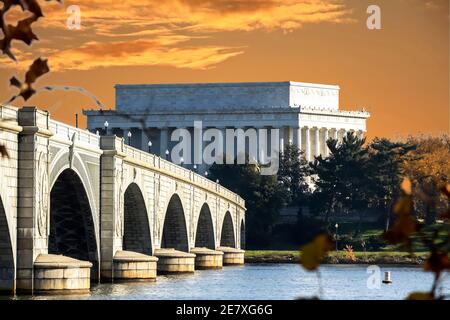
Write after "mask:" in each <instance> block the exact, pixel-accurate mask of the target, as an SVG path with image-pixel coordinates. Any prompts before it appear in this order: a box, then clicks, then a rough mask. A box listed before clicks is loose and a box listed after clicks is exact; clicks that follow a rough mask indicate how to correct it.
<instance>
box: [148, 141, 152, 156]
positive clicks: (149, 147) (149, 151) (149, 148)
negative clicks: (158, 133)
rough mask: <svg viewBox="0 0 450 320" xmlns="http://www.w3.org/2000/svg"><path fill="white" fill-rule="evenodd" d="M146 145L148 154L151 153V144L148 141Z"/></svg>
mask: <svg viewBox="0 0 450 320" xmlns="http://www.w3.org/2000/svg"><path fill="white" fill-rule="evenodd" d="M147 145H148V153H152V152H151V151H152V142H151V141H150V140H149V141H148V143H147Z"/></svg>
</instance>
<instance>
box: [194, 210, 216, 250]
mask: <svg viewBox="0 0 450 320" xmlns="http://www.w3.org/2000/svg"><path fill="white" fill-rule="evenodd" d="M195 246H196V247H206V248H209V249H213V250H214V249H215V248H216V241H215V236H214V225H213V220H212V215H211V210H210V208H209V206H208V204H207V203H204V204H203V206H202V208H201V209H200V214H199V216H198V220H197V228H196V232H195Z"/></svg>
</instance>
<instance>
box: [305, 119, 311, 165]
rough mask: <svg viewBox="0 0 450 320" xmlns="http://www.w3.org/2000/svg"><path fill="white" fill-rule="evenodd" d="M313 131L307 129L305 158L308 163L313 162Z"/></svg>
mask: <svg viewBox="0 0 450 320" xmlns="http://www.w3.org/2000/svg"><path fill="white" fill-rule="evenodd" d="M310 133H311V129H310V128H308V127H305V156H306V160H307V161H311V134H310Z"/></svg>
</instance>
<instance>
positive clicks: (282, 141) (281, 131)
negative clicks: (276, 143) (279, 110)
mask: <svg viewBox="0 0 450 320" xmlns="http://www.w3.org/2000/svg"><path fill="white" fill-rule="evenodd" d="M279 130H280V153H284V143H285V141H284V127H280V128H279Z"/></svg>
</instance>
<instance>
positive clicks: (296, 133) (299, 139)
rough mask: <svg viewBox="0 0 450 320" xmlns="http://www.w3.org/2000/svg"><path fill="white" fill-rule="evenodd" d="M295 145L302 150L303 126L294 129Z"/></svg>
mask: <svg viewBox="0 0 450 320" xmlns="http://www.w3.org/2000/svg"><path fill="white" fill-rule="evenodd" d="M294 146H296V147H297V148H298V149H299V150H302V128H295V129H294Z"/></svg>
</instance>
